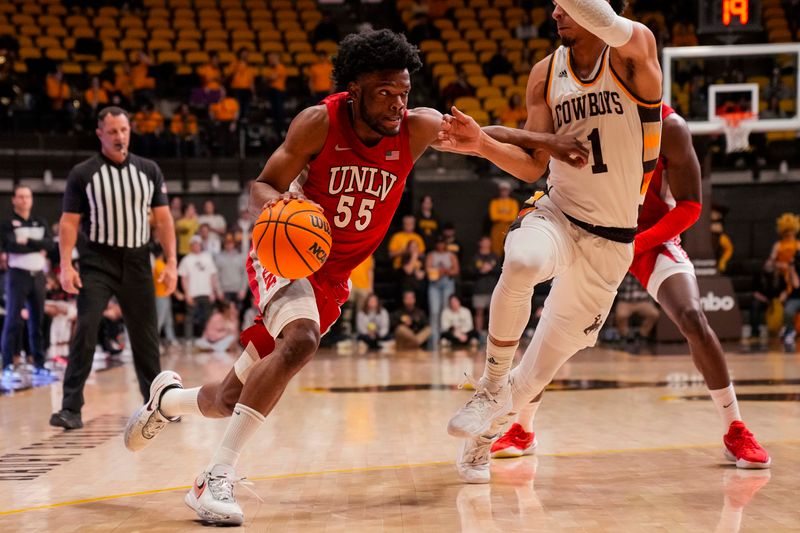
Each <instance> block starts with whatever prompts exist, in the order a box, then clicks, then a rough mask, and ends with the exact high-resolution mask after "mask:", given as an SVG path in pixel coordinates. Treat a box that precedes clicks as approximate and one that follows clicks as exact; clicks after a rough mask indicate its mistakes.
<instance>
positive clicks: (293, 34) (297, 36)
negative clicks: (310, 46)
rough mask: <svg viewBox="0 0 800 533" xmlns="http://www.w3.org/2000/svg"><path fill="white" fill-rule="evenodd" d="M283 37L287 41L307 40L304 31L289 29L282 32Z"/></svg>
mask: <svg viewBox="0 0 800 533" xmlns="http://www.w3.org/2000/svg"><path fill="white" fill-rule="evenodd" d="M283 38H284V40H285V41H286V42H287V43H291V42H292V41H304V42H305V41H307V40H308V35H307V34H306V32H304V31H299V30H290V31H287V32H286V33H284V34H283Z"/></svg>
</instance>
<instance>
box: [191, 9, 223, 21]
mask: <svg viewBox="0 0 800 533" xmlns="http://www.w3.org/2000/svg"><path fill="white" fill-rule="evenodd" d="M221 18H222V12H221V11H220V10H219V9H217V8H205V9H201V10H200V11H198V12H197V20H206V19H216V20H219V19H221Z"/></svg>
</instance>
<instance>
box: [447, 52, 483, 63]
mask: <svg viewBox="0 0 800 533" xmlns="http://www.w3.org/2000/svg"><path fill="white" fill-rule="evenodd" d="M450 59H451V61H452V62H453V63H455V64H456V65H459V64H461V63H477V62H478V57H477V56H476V55H475V54H474V53H472V52H456V53H454V54H453V55H452V56H451V57H450Z"/></svg>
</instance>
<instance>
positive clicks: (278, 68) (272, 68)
mask: <svg viewBox="0 0 800 533" xmlns="http://www.w3.org/2000/svg"><path fill="white" fill-rule="evenodd" d="M267 62H268V67H269V74H267V76H266V81H267V86H268V91H267V92H268V94H269V103H270V109H271V111H272V122H273V124H274V127H275V133H276V135H277V138H278V139H282V138H283V129H284V124H285V122H286V109H285V106H286V78H287V76H288V75H287V73H286V66H285V65H284V64H283V63H282V62H281V56H280V54H277V53H274V52H273V53H271V54H269V56H268V57H267Z"/></svg>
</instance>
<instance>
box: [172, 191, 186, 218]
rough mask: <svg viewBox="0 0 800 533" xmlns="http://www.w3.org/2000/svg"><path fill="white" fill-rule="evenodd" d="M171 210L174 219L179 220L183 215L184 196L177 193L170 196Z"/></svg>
mask: <svg viewBox="0 0 800 533" xmlns="http://www.w3.org/2000/svg"><path fill="white" fill-rule="evenodd" d="M169 212H170V214H171V215H172V220H176V221H177V220H178V219H180V218H182V217H183V198H181V197H180V196H177V195H171V196H170V197H169Z"/></svg>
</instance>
